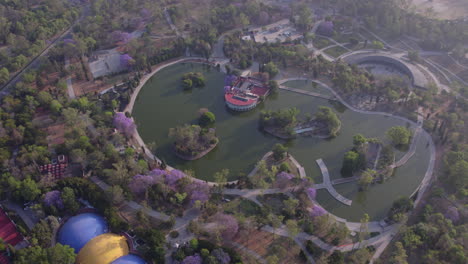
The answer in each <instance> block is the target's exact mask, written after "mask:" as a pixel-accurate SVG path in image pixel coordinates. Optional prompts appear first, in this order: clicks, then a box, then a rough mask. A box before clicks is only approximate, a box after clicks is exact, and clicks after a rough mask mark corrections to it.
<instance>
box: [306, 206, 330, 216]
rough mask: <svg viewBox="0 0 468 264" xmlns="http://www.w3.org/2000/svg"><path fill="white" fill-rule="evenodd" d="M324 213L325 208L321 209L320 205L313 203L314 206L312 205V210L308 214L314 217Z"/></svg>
mask: <svg viewBox="0 0 468 264" xmlns="http://www.w3.org/2000/svg"><path fill="white" fill-rule="evenodd" d="M326 213H327V211H325V209H323V208H322V207H320V206H318V205H314V207H312V210H311V212H310V216H312V217H313V218H315V217H319V216H322V215H325V214H326Z"/></svg>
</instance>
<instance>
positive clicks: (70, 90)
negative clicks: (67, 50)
mask: <svg viewBox="0 0 468 264" xmlns="http://www.w3.org/2000/svg"><path fill="white" fill-rule="evenodd" d="M69 66H70V59H66V60H65V68H66V69H68V67H69ZM67 91H68V97H70V99H75V98H76V95H75V90H73V85H72V77H68V78H67Z"/></svg>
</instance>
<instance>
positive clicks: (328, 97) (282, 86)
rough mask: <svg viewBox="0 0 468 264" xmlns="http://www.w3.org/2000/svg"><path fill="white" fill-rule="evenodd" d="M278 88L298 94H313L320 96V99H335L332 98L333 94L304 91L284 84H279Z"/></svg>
mask: <svg viewBox="0 0 468 264" xmlns="http://www.w3.org/2000/svg"><path fill="white" fill-rule="evenodd" d="M279 88H280V89H282V90H286V91H290V92H295V93H299V94H305V95H309V96H314V97H319V98H322V99H327V100H333V101H335V100H336V98H334V97H333V96H328V95H323V94H319V93H315V92H312V91H306V90H302V89H297V88H291V87H286V86H284V85H280V86H279Z"/></svg>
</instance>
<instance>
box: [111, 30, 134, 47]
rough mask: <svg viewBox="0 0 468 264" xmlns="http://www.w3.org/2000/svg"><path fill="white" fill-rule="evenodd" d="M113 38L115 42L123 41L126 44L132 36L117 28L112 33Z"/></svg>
mask: <svg viewBox="0 0 468 264" xmlns="http://www.w3.org/2000/svg"><path fill="white" fill-rule="evenodd" d="M111 38H112V40H113V41H114V42H123V43H124V44H127V43H128V42H129V41H130V39H131V36H130V34H129V33H127V32H123V31H120V30H116V31H114V32H112V33H111Z"/></svg>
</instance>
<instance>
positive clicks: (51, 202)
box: [44, 190, 63, 209]
mask: <svg viewBox="0 0 468 264" xmlns="http://www.w3.org/2000/svg"><path fill="white" fill-rule="evenodd" d="M44 204H45V205H46V206H49V207H50V206H55V208H57V209H63V201H62V198H61V196H60V191H57V190H55V191H50V192H47V193H46V194H45V196H44Z"/></svg>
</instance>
